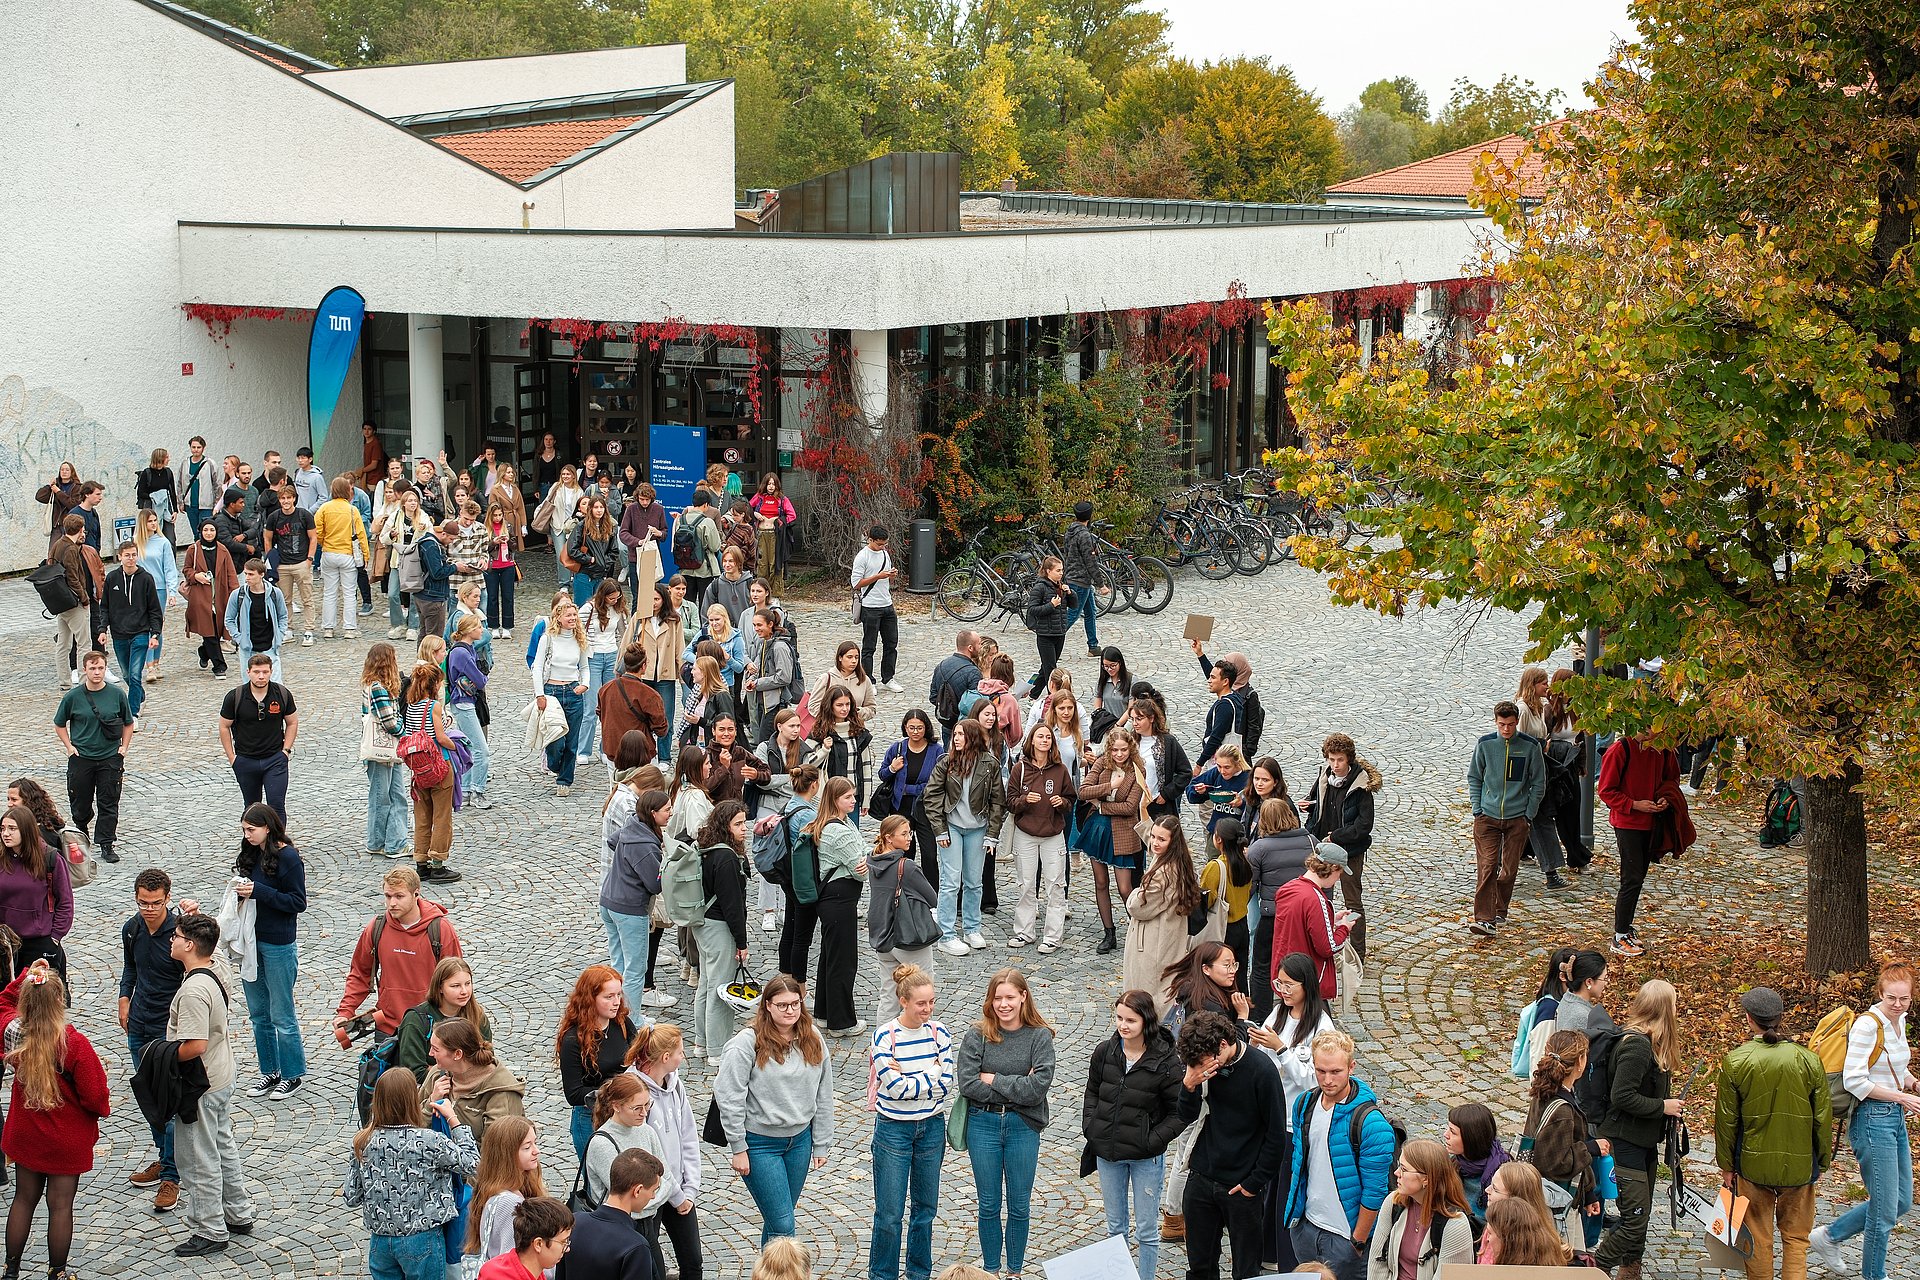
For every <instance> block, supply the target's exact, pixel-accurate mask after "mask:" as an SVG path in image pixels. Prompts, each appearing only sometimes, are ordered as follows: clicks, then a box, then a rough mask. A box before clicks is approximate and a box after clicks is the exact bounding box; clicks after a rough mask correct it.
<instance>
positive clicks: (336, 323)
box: [327, 316, 353, 333]
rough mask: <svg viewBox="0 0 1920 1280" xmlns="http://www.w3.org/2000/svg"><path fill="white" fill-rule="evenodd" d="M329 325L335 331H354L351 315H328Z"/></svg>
mask: <svg viewBox="0 0 1920 1280" xmlns="http://www.w3.org/2000/svg"><path fill="white" fill-rule="evenodd" d="M327 327H328V328H329V329H331V330H332V331H333V332H335V333H352V332H353V318H352V317H351V316H328V317H327Z"/></svg>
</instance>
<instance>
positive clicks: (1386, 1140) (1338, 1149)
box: [1286, 1078, 1393, 1227]
mask: <svg viewBox="0 0 1920 1280" xmlns="http://www.w3.org/2000/svg"><path fill="white" fill-rule="evenodd" d="M1319 1092H1320V1091H1319V1090H1318V1089H1310V1090H1308V1091H1307V1092H1306V1093H1303V1094H1301V1095H1300V1100H1299V1101H1298V1102H1296V1103H1294V1105H1293V1183H1292V1187H1291V1190H1289V1191H1288V1193H1287V1214H1286V1220H1287V1225H1288V1226H1289V1227H1291V1226H1293V1225H1295V1224H1296V1223H1298V1222H1300V1221H1301V1220H1302V1219H1303V1218H1305V1217H1306V1214H1307V1169H1308V1167H1309V1161H1310V1159H1311V1153H1309V1152H1308V1150H1307V1148H1308V1147H1310V1146H1312V1145H1313V1138H1312V1135H1313V1113H1312V1111H1311V1108H1313V1107H1317V1106H1319V1105H1320V1100H1319V1098H1318V1096H1317V1095H1318V1094H1319ZM1368 1102H1371V1103H1373V1104H1374V1105H1375V1107H1376V1108H1377V1107H1378V1106H1379V1099H1378V1098H1377V1097H1375V1096H1374V1092H1373V1089H1372V1088H1371V1087H1370V1086H1369V1085H1368V1084H1367V1082H1366V1081H1364V1080H1360V1079H1357V1078H1356V1079H1355V1080H1354V1082H1353V1092H1352V1093H1351V1094H1350V1095H1348V1097H1347V1099H1346V1101H1344V1102H1341V1103H1338V1104H1336V1105H1335V1106H1334V1108H1333V1115H1332V1116H1331V1117H1330V1118H1329V1121H1328V1124H1327V1148H1328V1150H1327V1156H1328V1159H1329V1161H1330V1163H1331V1164H1332V1166H1333V1181H1334V1185H1335V1186H1337V1187H1338V1188H1339V1189H1340V1205H1341V1207H1342V1208H1344V1209H1345V1210H1346V1211H1347V1222H1348V1224H1349V1225H1351V1224H1352V1223H1353V1222H1355V1221H1356V1220H1357V1219H1358V1218H1359V1217H1360V1211H1361V1210H1362V1209H1372V1210H1374V1211H1375V1212H1376V1213H1377V1212H1379V1209H1380V1206H1381V1205H1382V1204H1383V1203H1385V1201H1386V1198H1387V1192H1388V1191H1389V1190H1391V1188H1392V1181H1393V1126H1392V1125H1391V1124H1389V1123H1388V1121H1387V1117H1386V1115H1385V1114H1384V1113H1382V1112H1381V1111H1379V1110H1375V1111H1374V1112H1373V1113H1372V1114H1370V1115H1368V1116H1367V1118H1366V1120H1365V1121H1364V1122H1362V1124H1361V1128H1360V1149H1359V1150H1358V1151H1355V1150H1354V1149H1353V1142H1352V1140H1351V1139H1352V1136H1353V1113H1354V1111H1355V1110H1356V1109H1357V1108H1359V1107H1360V1106H1361V1105H1362V1104H1363V1103H1368Z"/></svg>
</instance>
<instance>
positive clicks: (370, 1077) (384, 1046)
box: [354, 911, 446, 1125]
mask: <svg viewBox="0 0 1920 1280" xmlns="http://www.w3.org/2000/svg"><path fill="white" fill-rule="evenodd" d="M444 919H446V917H445V916H435V917H433V918H432V919H431V920H429V921H427V945H429V946H430V947H432V948H433V961H434V963H435V964H438V963H440V960H441V955H440V922H441V921H442V920H444ZM386 931H387V914H386V912H384V911H383V912H381V913H380V914H379V915H377V916H375V917H374V919H373V938H372V950H373V972H372V973H370V974H369V975H368V978H367V982H368V985H369V986H371V987H372V988H373V990H374V992H375V994H378V993H379V990H380V935H381V934H383V933H385V932H386ZM408 1012H409V1015H410V1014H411V1012H412V1011H411V1010H409V1011H408ZM405 1021H406V1018H404V1017H403V1018H402V1019H401V1022H403V1023H404V1022H405ZM399 1048H400V1028H399V1027H395V1028H394V1029H393V1034H392V1035H390V1036H387V1037H385V1038H376V1039H375V1040H374V1042H373V1043H372V1044H370V1045H368V1046H367V1047H366V1048H365V1049H362V1050H361V1051H360V1061H359V1063H358V1065H357V1067H356V1069H355V1073H354V1078H355V1089H354V1105H355V1107H356V1108H357V1109H358V1110H359V1112H360V1123H361V1124H363V1125H364V1124H366V1123H367V1116H368V1115H369V1114H370V1113H371V1111H372V1109H373V1086H374V1085H376V1084H378V1083H379V1082H380V1073H381V1072H383V1071H385V1070H387V1069H388V1068H389V1067H391V1066H393V1065H394V1062H393V1056H394V1054H395V1053H396V1052H398V1050H399Z"/></svg>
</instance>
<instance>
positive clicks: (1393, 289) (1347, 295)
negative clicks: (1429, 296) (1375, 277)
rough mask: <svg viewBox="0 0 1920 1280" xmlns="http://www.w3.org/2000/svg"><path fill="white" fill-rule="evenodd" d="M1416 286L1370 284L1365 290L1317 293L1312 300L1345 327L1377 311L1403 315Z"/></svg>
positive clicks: (1417, 287) (1336, 322)
mask: <svg viewBox="0 0 1920 1280" xmlns="http://www.w3.org/2000/svg"><path fill="white" fill-rule="evenodd" d="M1419 287H1420V286H1418V285H1416V284H1411V283H1407V282H1404V281H1403V282H1402V283H1400V284H1381V285H1373V286H1371V287H1369V288H1365V289H1341V290H1339V291H1337V292H1334V293H1317V294H1315V295H1313V296H1314V300H1315V301H1317V302H1318V303H1319V304H1320V305H1321V306H1323V307H1325V308H1326V309H1327V312H1328V314H1330V315H1331V316H1332V317H1333V322H1334V323H1335V324H1337V325H1341V326H1345V325H1350V324H1353V323H1354V322H1356V321H1358V320H1362V319H1365V318H1367V317H1369V316H1372V315H1375V314H1376V313H1377V312H1379V311H1381V310H1386V311H1400V312H1404V311H1406V310H1407V308H1409V307H1411V306H1412V305H1413V299H1414V295H1415V294H1416V293H1417V292H1418V291H1419Z"/></svg>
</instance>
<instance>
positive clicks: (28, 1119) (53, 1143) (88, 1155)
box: [0, 972, 110, 1175]
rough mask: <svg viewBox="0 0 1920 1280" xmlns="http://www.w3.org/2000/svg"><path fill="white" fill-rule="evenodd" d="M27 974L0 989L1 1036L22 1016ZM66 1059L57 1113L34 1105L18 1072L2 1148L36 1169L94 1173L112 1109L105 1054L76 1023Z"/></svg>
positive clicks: (0, 1142)
mask: <svg viewBox="0 0 1920 1280" xmlns="http://www.w3.org/2000/svg"><path fill="white" fill-rule="evenodd" d="M25 978H26V973H25V972H22V973H21V975H20V977H18V978H15V979H14V980H13V982H12V983H11V984H9V985H8V987H7V989H6V990H5V991H0V1035H3V1034H4V1033H5V1028H6V1027H7V1025H8V1024H9V1023H11V1022H12V1021H13V1020H14V1018H15V1016H16V1011H17V1009H18V1007H19V992H20V984H21V982H22V981H24V980H25ZM63 1060H64V1069H63V1070H62V1071H61V1073H60V1105H59V1106H57V1107H55V1108H54V1109H53V1110H52V1111H35V1110H33V1109H32V1108H31V1107H29V1106H28V1105H27V1095H26V1093H25V1091H24V1090H23V1089H22V1088H21V1087H20V1075H19V1073H18V1072H17V1071H16V1072H14V1073H13V1098H12V1101H11V1102H10V1103H9V1104H8V1106H7V1123H6V1129H5V1131H4V1133H0V1151H5V1152H6V1153H7V1158H8V1159H9V1160H12V1161H13V1162H14V1163H15V1164H18V1165H22V1166H24V1167H26V1168H28V1169H32V1170H33V1171H34V1172H35V1173H45V1174H75V1175H77V1174H82V1173H86V1172H88V1171H90V1170H91V1169H92V1168H93V1149H94V1147H95V1146H96V1145H98V1143H99V1141H100V1120H101V1117H103V1116H105V1115H106V1114H107V1112H108V1110H109V1104H110V1099H109V1097H108V1094H107V1072H106V1069H105V1068H104V1067H102V1066H101V1065H100V1055H99V1054H97V1053H95V1052H94V1051H93V1045H92V1044H91V1043H89V1042H88V1040H87V1038H86V1037H85V1036H83V1035H81V1034H80V1033H79V1032H78V1031H76V1030H75V1029H74V1028H73V1026H72V1025H71V1024H69V1025H68V1027H67V1044H66V1052H65V1054H64V1055H63Z"/></svg>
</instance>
